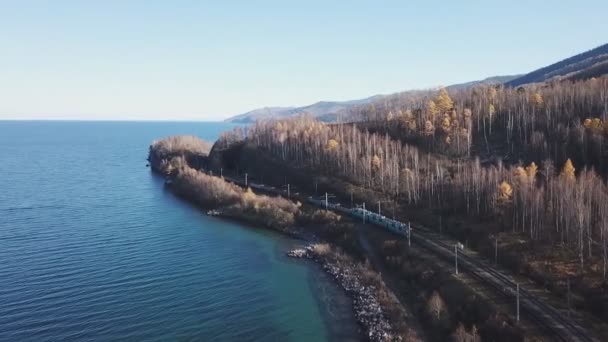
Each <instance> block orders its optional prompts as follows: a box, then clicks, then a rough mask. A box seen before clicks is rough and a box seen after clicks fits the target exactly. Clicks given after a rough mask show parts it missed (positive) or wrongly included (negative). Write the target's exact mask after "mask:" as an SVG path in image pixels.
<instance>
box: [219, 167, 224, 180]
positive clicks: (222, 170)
mask: <svg viewBox="0 0 608 342" xmlns="http://www.w3.org/2000/svg"><path fill="white" fill-rule="evenodd" d="M220 177H222V178H224V168H222V167H220Z"/></svg>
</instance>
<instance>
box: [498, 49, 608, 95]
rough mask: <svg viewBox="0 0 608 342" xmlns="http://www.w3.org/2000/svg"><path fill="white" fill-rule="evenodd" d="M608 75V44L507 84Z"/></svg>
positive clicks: (515, 85)
mask: <svg viewBox="0 0 608 342" xmlns="http://www.w3.org/2000/svg"><path fill="white" fill-rule="evenodd" d="M607 73H608V44H604V45H602V46H599V47H597V48H595V49H592V50H589V51H587V52H583V53H581V54H578V55H576V56H572V57H570V58H566V59H564V60H562V61H559V62H557V63H554V64H551V65H549V66H546V67H544V68H540V69H538V70H534V71H532V72H530V73H528V74H526V75H524V76H522V77H519V78H516V79H513V80H511V81H508V82H506V84H505V85H507V86H511V87H517V86H520V85H522V84H527V83H539V82H544V81H548V80H551V79H557V80H559V79H585V78H590V77H597V76H602V75H606V74H607Z"/></svg>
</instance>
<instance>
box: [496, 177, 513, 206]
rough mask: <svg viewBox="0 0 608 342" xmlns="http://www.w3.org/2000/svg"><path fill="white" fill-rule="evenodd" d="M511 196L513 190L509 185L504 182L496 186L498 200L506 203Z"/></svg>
mask: <svg viewBox="0 0 608 342" xmlns="http://www.w3.org/2000/svg"><path fill="white" fill-rule="evenodd" d="M512 196H513V188H512V187H511V184H509V183H507V182H506V181H503V182H502V183H500V185H499V186H498V198H499V199H500V200H502V201H505V202H506V201H509V200H510V199H511V197H512Z"/></svg>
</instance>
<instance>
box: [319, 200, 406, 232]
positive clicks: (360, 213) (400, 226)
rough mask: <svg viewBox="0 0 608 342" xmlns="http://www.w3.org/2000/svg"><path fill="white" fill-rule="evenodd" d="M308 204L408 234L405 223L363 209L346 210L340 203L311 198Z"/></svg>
mask: <svg viewBox="0 0 608 342" xmlns="http://www.w3.org/2000/svg"><path fill="white" fill-rule="evenodd" d="M308 202H310V203H312V204H314V205H317V206H319V207H321V208H325V207H327V209H329V210H334V211H339V212H341V213H344V214H347V215H350V216H352V217H355V218H360V219H364V220H365V221H366V222H369V223H372V224H375V225H377V226H381V227H384V228H386V229H387V230H390V231H392V232H393V233H396V234H399V235H403V236H407V233H408V225H406V224H405V223H402V222H399V221H397V220H393V219H390V218H388V217H386V216H382V215H378V214H376V213H374V212H371V211H369V210H366V209H363V208H352V209H348V208H345V207H343V206H341V205H340V203H331V202H327V203H326V202H325V200H322V199H316V198H313V197H309V198H308Z"/></svg>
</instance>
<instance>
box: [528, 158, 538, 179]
mask: <svg viewBox="0 0 608 342" xmlns="http://www.w3.org/2000/svg"><path fill="white" fill-rule="evenodd" d="M537 172H538V166H536V164H535V163H534V162H531V163H530V165H528V167H526V174H527V175H528V179H529V180H530V182H534V179H536V173H537Z"/></svg>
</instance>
